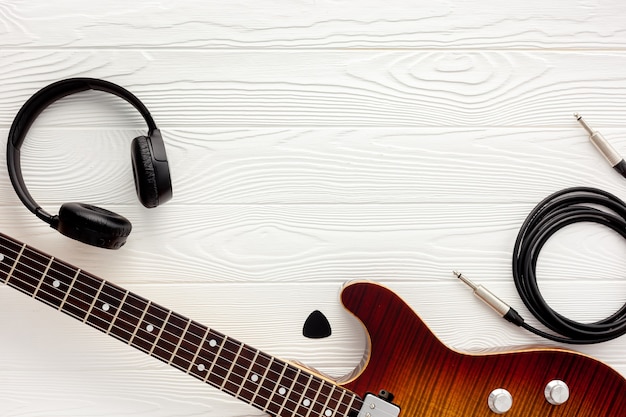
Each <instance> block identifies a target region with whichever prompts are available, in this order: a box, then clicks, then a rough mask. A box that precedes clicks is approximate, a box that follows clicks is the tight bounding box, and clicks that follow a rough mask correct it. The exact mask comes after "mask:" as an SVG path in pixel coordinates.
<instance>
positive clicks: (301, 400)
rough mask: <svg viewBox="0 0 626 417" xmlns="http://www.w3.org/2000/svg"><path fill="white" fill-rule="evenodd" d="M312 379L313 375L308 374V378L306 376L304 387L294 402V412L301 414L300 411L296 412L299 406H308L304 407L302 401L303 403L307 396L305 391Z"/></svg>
mask: <svg viewBox="0 0 626 417" xmlns="http://www.w3.org/2000/svg"><path fill="white" fill-rule="evenodd" d="M312 380H313V375H312V374H308V378H307V381H306V384H305V385H304V389H303V390H302V394H301V395H300V397H299V398H298V401H296V402H295V403H296V409H295V410H294V414H297V415H302V413H300V412H298V410H299V409H300V408H305V409H306V408H308V407H305V406H304V405H303V403H304V400H305V399H306V398H307V396H306V394H307V392H308V390H309V386H310V385H311V381H312Z"/></svg>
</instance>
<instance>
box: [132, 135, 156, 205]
mask: <svg viewBox="0 0 626 417" xmlns="http://www.w3.org/2000/svg"><path fill="white" fill-rule="evenodd" d="M130 152H131V159H132V163H133V177H134V178H135V190H136V191H137V197H139V201H141V204H143V205H144V206H145V207H147V208H154V207H156V206H158V205H159V190H158V186H157V178H156V172H155V168H154V158H153V156H152V150H151V149H150V145H149V144H148V138H147V137H145V136H139V137H136V138H135V139H133V142H132V144H131V150H130Z"/></svg>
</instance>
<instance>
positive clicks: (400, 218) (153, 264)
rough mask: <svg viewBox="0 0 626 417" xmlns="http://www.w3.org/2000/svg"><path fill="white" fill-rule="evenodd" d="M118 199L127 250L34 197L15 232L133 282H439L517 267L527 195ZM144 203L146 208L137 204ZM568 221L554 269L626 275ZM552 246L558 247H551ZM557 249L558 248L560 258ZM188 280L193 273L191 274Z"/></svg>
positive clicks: (607, 248)
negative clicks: (299, 200)
mask: <svg viewBox="0 0 626 417" xmlns="http://www.w3.org/2000/svg"><path fill="white" fill-rule="evenodd" d="M109 208H110V209H112V210H114V211H118V212H122V213H125V214H129V210H130V215H129V217H130V218H131V219H132V220H133V221H134V222H135V231H134V232H133V233H134V234H131V236H130V237H129V240H128V243H127V245H126V246H125V247H124V248H122V250H119V251H105V250H102V249H98V248H95V247H89V246H87V245H84V244H80V243H78V242H76V241H73V240H71V239H68V238H65V237H63V236H61V235H59V234H58V233H57V232H55V231H53V230H51V229H49V228H47V227H46V226H45V225H44V224H42V223H41V222H40V221H39V220H38V219H36V218H35V217H34V216H32V215H31V214H30V213H28V212H27V211H26V210H25V209H23V208H22V207H14V208H8V207H7V208H6V209H3V211H4V212H5V213H8V215H7V216H6V218H7V219H11V221H7V220H6V219H0V228H1V230H3V232H4V233H7V234H9V235H11V236H13V237H14V238H16V239H19V240H22V241H27V242H29V244H31V245H33V246H34V247H37V248H38V249H40V250H42V251H44V252H47V253H50V254H54V255H55V257H57V258H59V259H63V260H66V261H67V262H69V263H71V264H74V265H80V266H81V268H83V269H84V270H86V271H89V272H92V273H94V274H95V275H97V276H101V277H103V278H106V277H110V278H115V279H116V280H120V281H119V282H120V283H126V282H172V283H180V282H198V281H199V282H206V281H209V282H229V283H237V282H255V281H257V280H264V281H268V282H325V281H328V280H335V279H337V278H338V277H341V279H342V280H349V279H360V278H363V279H373V280H378V279H380V278H385V277H393V279H397V280H400V281H405V280H412V279H414V277H416V276H420V277H423V279H427V280H433V281H436V280H437V278H435V277H436V276H445V277H446V278H448V276H449V273H450V271H451V270H452V269H454V268H458V269H462V268H465V269H467V270H471V269H476V270H479V271H481V275H482V276H485V277H486V278H487V279H490V278H497V277H507V279H508V277H509V276H510V260H511V251H512V247H513V243H514V240H515V237H516V236H517V233H518V229H519V227H520V225H521V223H522V222H523V220H524V218H525V217H526V215H527V214H528V212H529V211H530V209H531V208H532V205H526V204H503V205H496V204H485V205H481V204H472V203H467V204H461V203H458V204H448V203H443V204H423V205H420V204H415V205H414V204H402V205H385V204H382V205H349V204H348V205H324V206H318V205H311V206H308V205H304V206H300V205H295V206H292V205H283V206H257V205H250V206H229V205H226V206H221V205H215V206H207V207H205V206H195V207H193V209H190V208H189V207H177V206H171V207H168V208H165V207H163V210H161V211H159V212H158V213H157V212H154V213H155V214H150V213H152V212H150V213H145V209H143V208H141V207H134V206H133V207H132V208H131V207H119V206H113V207H109ZM133 212H134V213H136V215H134V214H133ZM568 229H571V230H563V231H562V232H559V234H557V235H556V236H555V237H554V239H553V241H551V242H550V243H552V242H554V244H555V245H556V246H554V247H553V248H556V249H551V250H550V251H548V252H545V254H548V255H546V259H549V260H550V262H551V263H550V264H549V268H548V270H547V273H549V274H554V276H560V275H561V274H559V271H560V270H563V271H567V272H568V273H570V274H573V275H572V277H575V278H576V279H586V278H587V274H593V275H594V276H598V277H599V278H602V279H615V280H621V271H623V270H624V269H626V264H625V262H626V256H624V255H626V242H624V241H623V239H621V238H620V237H619V236H618V235H617V234H615V233H614V232H612V231H610V230H609V229H605V228H603V227H601V226H598V225H591V224H589V225H582V224H581V225H575V226H570V228H568ZM548 249H549V248H548ZM550 254H551V256H550ZM181 280H182V281H181Z"/></svg>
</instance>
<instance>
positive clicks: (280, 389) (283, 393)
mask: <svg viewBox="0 0 626 417" xmlns="http://www.w3.org/2000/svg"><path fill="white" fill-rule="evenodd" d="M278 393H279V394H280V395H285V394H287V390H286V389H285V388H284V387H280V388H279V389H278Z"/></svg>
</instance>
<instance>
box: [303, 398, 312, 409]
mask: <svg viewBox="0 0 626 417" xmlns="http://www.w3.org/2000/svg"><path fill="white" fill-rule="evenodd" d="M302 405H303V406H305V407H308V406H310V405H311V400H309V399H308V398H305V399H304V401H302Z"/></svg>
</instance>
